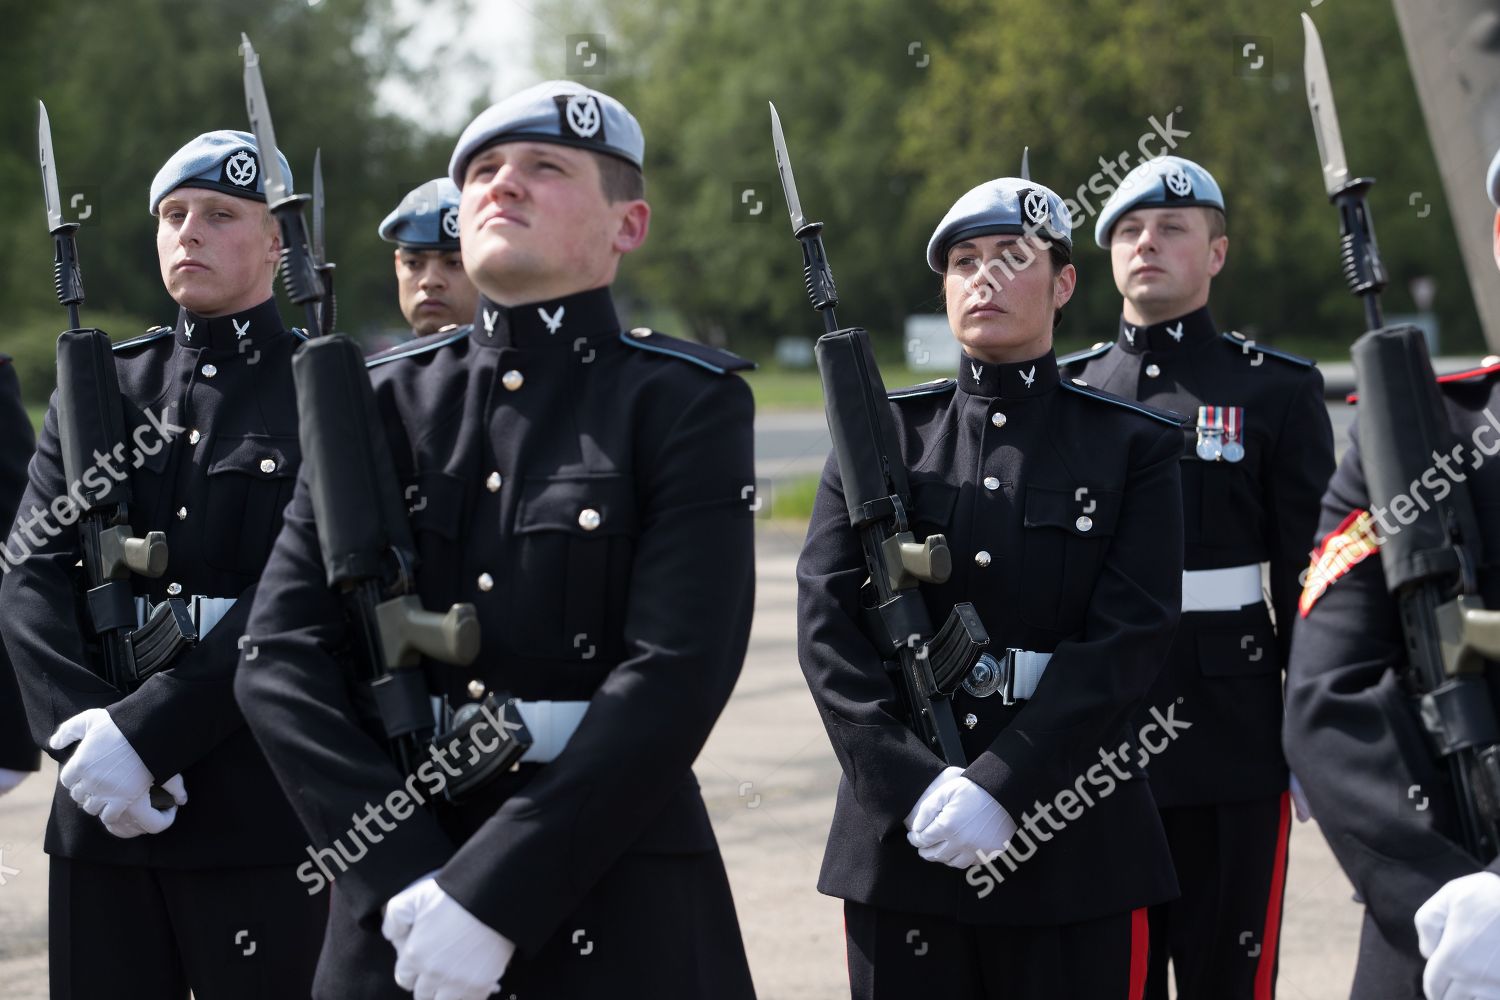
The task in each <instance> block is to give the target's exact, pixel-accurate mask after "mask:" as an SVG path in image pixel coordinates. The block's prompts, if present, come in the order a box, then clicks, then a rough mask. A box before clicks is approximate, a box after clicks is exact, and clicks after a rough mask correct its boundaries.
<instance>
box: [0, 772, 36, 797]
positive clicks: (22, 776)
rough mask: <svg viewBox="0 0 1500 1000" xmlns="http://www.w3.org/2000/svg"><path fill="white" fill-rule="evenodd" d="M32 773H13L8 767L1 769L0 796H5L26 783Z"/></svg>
mask: <svg viewBox="0 0 1500 1000" xmlns="http://www.w3.org/2000/svg"><path fill="white" fill-rule="evenodd" d="M30 773H31V772H30V771H12V770H11V769H10V768H8V767H0V795H4V794H5V793H6V792H8V791H10V790H11V789H12V788H15V787H16V786H17V785H19V784H20V783H21V782H23V781H25V780H26V776H27V775H28V774H30Z"/></svg>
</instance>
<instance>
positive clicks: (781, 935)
mask: <svg viewBox="0 0 1500 1000" xmlns="http://www.w3.org/2000/svg"><path fill="white" fill-rule="evenodd" d="M800 544H801V531H800V529H797V528H795V527H783V526H781V525H779V524H776V523H767V524H763V525H762V527H761V531H760V535H759V540H758V545H759V560H758V578H759V581H758V589H757V595H756V614H755V625H754V631H753V633H752V637H751V644H750V655H749V659H748V660H747V662H746V664H745V670H744V674H743V676H742V677H741V680H740V683H739V687H738V688H737V689H736V691H735V694H734V698H733V699H732V700H731V701H730V704H729V708H728V709H727V710H726V712H725V714H724V716H723V718H722V719H721V720H720V722H719V725H718V727H717V728H716V729H715V730H714V734H713V737H712V738H711V739H710V740H709V743H708V746H707V747H706V748H705V750H704V753H703V756H702V757H701V758H700V759H699V761H698V767H697V771H698V775H699V780H700V781H701V782H702V785H703V791H704V796H705V798H706V799H707V800H708V804H709V809H710V811H711V812H712V814H713V818H714V824H715V827H716V828H717V830H718V834H719V839H720V841H721V843H722V844H723V848H724V855H725V859H726V863H727V865H728V867H729V874H730V879H731V881H732V882H733V885H734V892H735V899H736V902H737V904H738V907H739V913H740V920H741V923H742V925H743V929H744V933H745V939H746V942H747V945H748V947H749V951H750V962H751V968H752V969H753V970H754V974H755V980H756V985H757V987H758V989H759V992H760V995H761V997H762V998H763V1000H834V998H837V997H840V996H847V995H848V994H847V981H846V978H845V970H844V955H843V939H842V915H841V911H840V907H839V904H838V903H837V902H836V901H834V900H831V899H827V898H825V897H822V896H820V895H818V893H817V892H816V891H815V889H814V888H813V886H814V884H815V883H816V881H817V872H818V864H819V861H820V860H821V858H822V854H823V840H824V837H825V835H826V834H827V830H828V823H829V818H830V817H831V815H832V812H833V791H834V788H835V786H836V785H837V782H838V765H837V763H836V762H835V760H834V758H833V755H832V752H831V751H830V750H829V747H828V743H827V740H826V738H825V736H824V734H823V728H822V726H821V725H820V724H819V722H818V718H817V714H816V712H815V711H814V709H813V705H812V700H811V699H810V698H809V697H808V694H807V689H806V687H805V685H804V683H803V680H802V674H801V671H800V670H799V669H798V667H797V659H796V648H795V638H796V624H795V599H796V594H795V585H794V583H793V577H792V571H793V566H794V564H795V561H796V555H797V549H798V547H799V546H800ZM53 781H55V775H54V773H53V772H52V771H51V770H50V769H49V771H48V772H47V773H45V774H44V775H41V776H37V777H33V778H31V779H29V780H28V781H27V782H26V783H25V784H24V785H22V786H21V788H19V789H18V790H17V791H16V792H14V793H12V794H11V795H8V796H5V797H3V798H0V864H3V866H4V867H3V868H0V874H3V876H4V878H5V884H4V886H3V887H0V995H3V996H4V997H6V998H7V1000H42V998H45V997H46V886H47V868H46V860H45V858H44V856H43V855H42V853H41V832H42V827H43V824H44V822H45V818H46V806H47V799H48V796H49V794H50V791H51V787H52V783H53ZM11 869H16V871H15V872H13V873H12V872H11ZM1350 896H1351V894H1350V888H1349V885H1348V883H1347V882H1346V881H1345V879H1344V876H1343V874H1342V873H1341V872H1340V871H1339V870H1338V867H1337V865H1335V863H1334V861H1333V859H1332V857H1331V856H1330V855H1329V853H1328V850H1327V848H1326V846H1325V845H1324V843H1323V839H1322V837H1321V836H1320V835H1319V833H1318V831H1317V828H1316V825H1315V824H1314V825H1307V826H1298V827H1296V829H1295V831H1294V834H1293V838H1292V860H1291V867H1290V872H1289V876H1288V886H1287V893H1286V914H1287V916H1286V924H1285V927H1284V929H1283V934H1282V939H1283V944H1282V952H1281V954H1282V962H1281V992H1280V995H1281V996H1282V997H1283V998H1285V1000H1337V998H1341V997H1345V996H1347V995H1348V987H1349V981H1350V977H1351V975H1352V971H1353V959H1354V946H1355V941H1356V935H1357V928H1358V917H1359V911H1358V908H1357V907H1356V906H1355V905H1354V904H1353V903H1352V902H1351V901H1350ZM278 1000H279V998H278Z"/></svg>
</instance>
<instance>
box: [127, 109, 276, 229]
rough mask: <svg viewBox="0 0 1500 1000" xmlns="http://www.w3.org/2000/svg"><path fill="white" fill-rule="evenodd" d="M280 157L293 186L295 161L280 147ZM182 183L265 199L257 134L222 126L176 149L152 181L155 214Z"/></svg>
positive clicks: (186, 185) (250, 197) (249, 197)
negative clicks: (293, 165)
mask: <svg viewBox="0 0 1500 1000" xmlns="http://www.w3.org/2000/svg"><path fill="white" fill-rule="evenodd" d="M276 159H277V160H278V162H280V164H281V171H282V174H283V175H284V176H285V177H286V183H287V187H288V189H290V188H291V185H292V167H291V164H289V163H287V160H286V156H285V155H283V154H282V152H281V150H279V149H278V150H277V151H276ZM180 187H195V188H207V189H208V190H210V191H222V192H224V193H225V194H232V195H235V196H236V197H239V198H248V199H250V200H251V201H265V200H266V186H265V177H264V171H263V170H262V168H261V162H260V151H259V150H258V149H257V147H256V145H255V136H253V135H251V134H250V133H249V132H240V131H238V130H236V129H219V130H217V131H214V132H205V133H203V134H202V135H200V136H198V137H197V138H196V139H194V140H193V141H191V142H189V143H188V144H187V145H185V146H183V147H182V148H181V149H179V150H178V151H177V152H175V153H173V154H172V156H171V158H170V159H168V160H167V162H166V163H164V164H163V165H162V168H161V169H160V170H158V171H157V172H156V177H155V178H154V179H153V180H152V181H151V203H150V211H151V214H152V215H155V214H156V209H157V207H158V206H159V205H161V201H162V199H163V198H165V197H166V196H167V195H169V194H171V193H172V192H173V191H175V190H177V189H178V188H180Z"/></svg>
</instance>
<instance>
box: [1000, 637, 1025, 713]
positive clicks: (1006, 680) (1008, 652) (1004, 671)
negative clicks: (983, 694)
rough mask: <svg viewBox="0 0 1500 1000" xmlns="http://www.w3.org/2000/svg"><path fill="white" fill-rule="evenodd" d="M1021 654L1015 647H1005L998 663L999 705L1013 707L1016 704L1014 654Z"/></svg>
mask: <svg viewBox="0 0 1500 1000" xmlns="http://www.w3.org/2000/svg"><path fill="white" fill-rule="evenodd" d="M1019 652H1021V650H1020V649H1018V648H1016V647H1015V646H1007V647H1005V656H1004V657H1003V658H1001V660H1000V661H999V662H1000V704H1002V705H1014V704H1015V703H1016V654H1017V653H1019Z"/></svg>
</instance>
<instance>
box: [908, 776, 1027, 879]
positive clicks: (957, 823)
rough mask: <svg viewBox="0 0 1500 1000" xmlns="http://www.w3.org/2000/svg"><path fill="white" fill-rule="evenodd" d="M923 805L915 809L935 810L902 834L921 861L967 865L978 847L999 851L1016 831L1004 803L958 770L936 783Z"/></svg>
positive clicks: (987, 853) (989, 854) (990, 853)
mask: <svg viewBox="0 0 1500 1000" xmlns="http://www.w3.org/2000/svg"><path fill="white" fill-rule="evenodd" d="M924 805H925V806H926V809H919V810H918V811H921V812H926V811H928V810H935V815H934V816H933V818H932V820H931V821H930V822H928V823H926V824H924V825H922V826H918V827H915V828H914V829H913V830H912V832H911V833H908V834H907V835H906V839H907V841H908V842H909V843H910V844H911V845H912V846H913V847H915V848H917V853H918V854H919V855H921V856H922V859H923V860H924V861H937V862H940V863H942V864H945V865H948V866H949V867H951V868H968V867H969V866H971V865H975V864H978V863H979V860H980V859H979V855H980V852H981V851H982V852H984V854H985V856H986V857H993V856H994V855H996V854H998V853H1000V851H1002V850H1004V849H1005V845H1006V844H1008V843H1010V838H1011V837H1012V836H1013V835H1014V834H1015V832H1016V824H1015V821H1014V820H1012V819H1011V818H1010V813H1008V812H1006V811H1005V807H1004V806H1002V805H1001V804H1000V803H998V802H996V801H995V799H994V796H992V795H990V793H989V792H987V791H985V790H984V789H983V788H980V787H979V786H978V785H976V784H975V783H974V782H972V781H970V780H969V779H968V778H965V777H964V776H963V775H962V774H960V775H958V776H957V777H955V778H952V779H951V780H949V781H947V782H944V783H943V784H942V785H940V786H939V787H938V790H937V792H936V793H935V795H934V797H933V800H932V801H931V802H929V803H925V804H924ZM917 818H918V819H921V818H923V817H917Z"/></svg>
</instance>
